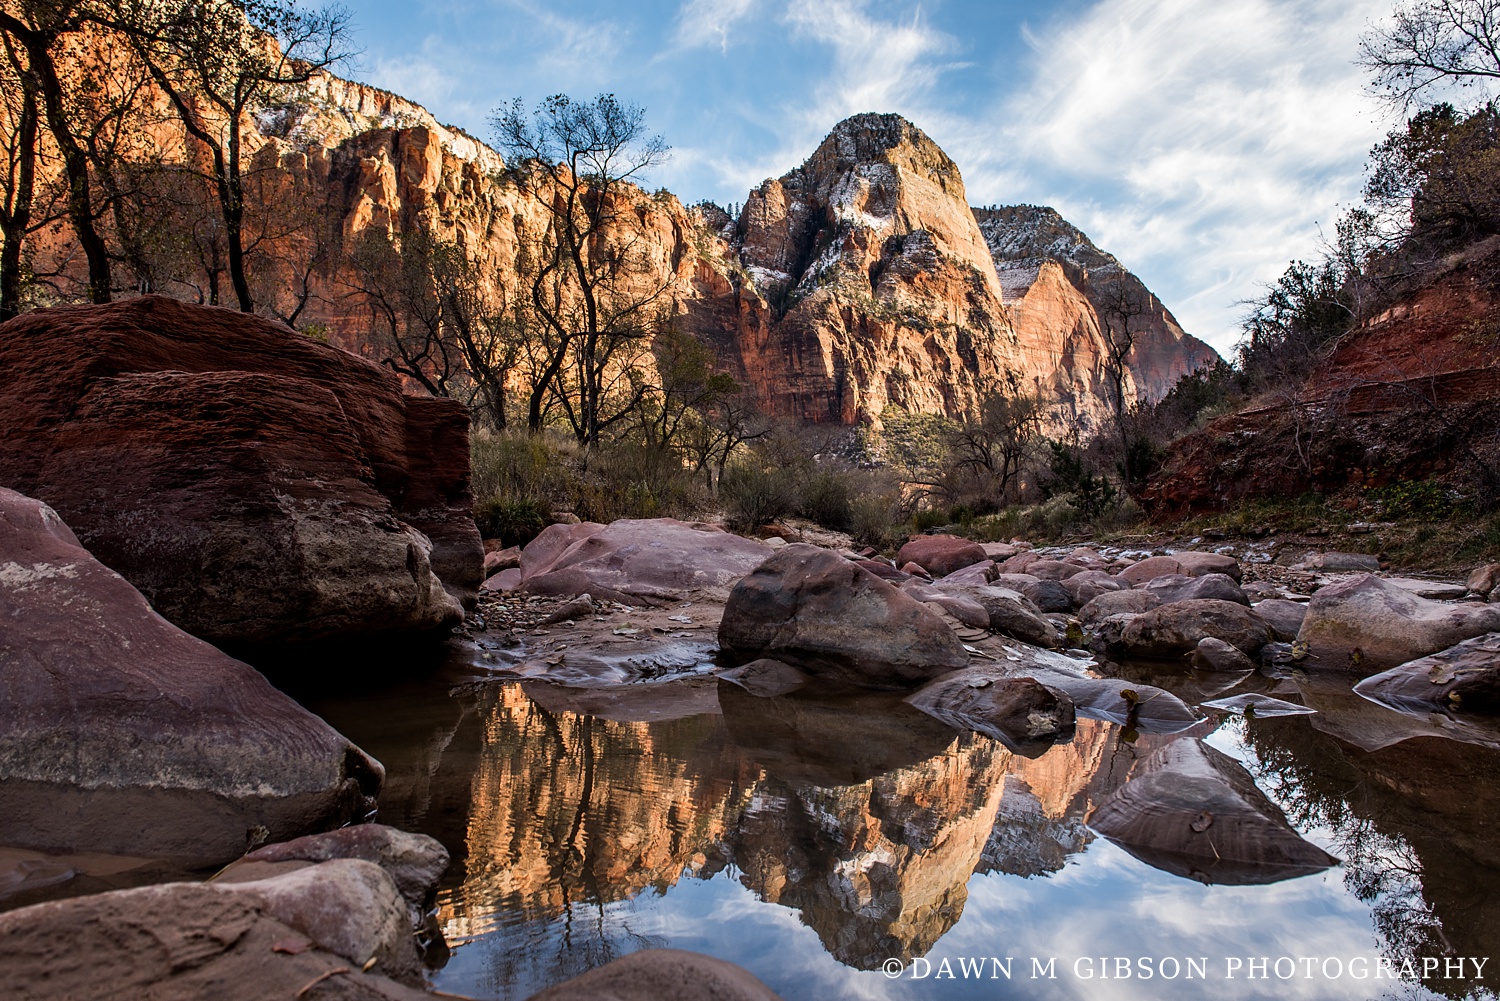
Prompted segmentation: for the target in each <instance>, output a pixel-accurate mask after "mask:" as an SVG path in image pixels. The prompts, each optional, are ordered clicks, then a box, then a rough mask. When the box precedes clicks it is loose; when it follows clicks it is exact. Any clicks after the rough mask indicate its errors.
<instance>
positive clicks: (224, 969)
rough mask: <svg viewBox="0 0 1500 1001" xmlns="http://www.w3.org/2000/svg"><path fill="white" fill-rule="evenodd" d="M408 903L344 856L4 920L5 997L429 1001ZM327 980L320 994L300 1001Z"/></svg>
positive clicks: (0, 982)
mask: <svg viewBox="0 0 1500 1001" xmlns="http://www.w3.org/2000/svg"><path fill="white" fill-rule="evenodd" d="M412 932H413V929H412V926H411V923H410V920H409V918H408V913H407V908H406V904H405V901H403V900H402V898H401V895H400V893H399V892H398V891H397V889H396V885H395V883H394V882H392V880H391V878H390V876H388V875H387V874H386V873H385V871H384V870H383V869H381V868H380V867H379V866H378V865H375V864H373V863H370V862H365V861H361V860H357V859H340V860H337V861H330V862H324V863H321V864H319V865H314V866H310V867H308V868H304V869H299V870H296V871H293V872H287V873H284V874H282V875H280V876H276V877H273V878H270V879H264V880H258V881H255V882H247V883H221V882H218V881H215V882H211V883H164V884H159V885H156V886H148V887H143V888H140V889H134V890H117V891H114V892H110V893H98V894H94V895H92V896H84V897H74V898H72V899H68V900H59V901H54V902H51V903H45V904H37V905H35V906H32V907H25V908H21V909H19V910H14V911H10V912H7V913H4V914H0V995H3V996H4V997H6V998H11V999H16V1001H75V999H80V998H151V999H153V1001H196V999H201V998H214V999H215V1001H264V999H266V998H288V999H290V998H293V997H296V996H306V997H315V996H325V995H326V996H330V997H344V998H359V999H370V1001H376V999H389V1001H420V999H425V998H430V997H431V995H429V994H427V993H426V992H425V991H422V990H420V989H419V988H420V987H421V985H422V974H421V966H420V961H419V959H418V956H417V950H416V945H415V942H414V940H413V936H412ZM325 976H326V977H327V978H328V980H329V981H331V982H330V983H329V986H328V987H327V988H326V989H325V990H324V991H320V992H316V993H314V994H307V995H299V994H298V992H299V991H300V990H302V989H303V988H305V987H307V985H309V984H311V983H312V982H313V981H315V980H318V979H319V978H323V977H325Z"/></svg>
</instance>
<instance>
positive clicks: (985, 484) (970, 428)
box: [950, 380, 1042, 505]
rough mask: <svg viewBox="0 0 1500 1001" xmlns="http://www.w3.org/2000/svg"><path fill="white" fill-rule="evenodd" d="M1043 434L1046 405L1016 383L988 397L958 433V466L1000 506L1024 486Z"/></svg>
mask: <svg viewBox="0 0 1500 1001" xmlns="http://www.w3.org/2000/svg"><path fill="white" fill-rule="evenodd" d="M1041 433H1042V406H1041V402H1040V401H1039V400H1038V399H1037V397H1036V395H1035V394H1033V393H1028V392H1025V391H1023V390H1021V389H1020V387H1019V380H1012V381H1011V383H1010V385H1009V386H1008V387H1007V388H1006V389H1000V388H993V389H991V390H990V391H989V392H987V393H985V394H984V397H983V398H982V399H981V400H980V403H979V409H978V413H977V414H975V415H974V418H973V419H971V420H967V421H964V422H963V423H962V424H960V425H959V427H958V429H957V430H956V431H954V432H953V433H952V435H951V438H950V447H951V449H952V451H953V462H954V466H955V467H956V468H957V469H958V470H959V471H960V472H963V473H965V474H967V475H968V476H969V477H970V478H971V479H972V481H973V482H974V484H975V486H977V487H978V488H979V490H980V491H981V493H982V494H983V495H984V496H985V498H986V499H987V500H988V501H989V502H991V503H994V504H996V505H998V504H999V503H1000V502H1002V501H1003V500H1004V498H1005V496H1006V494H1007V493H1008V492H1009V491H1010V490H1011V488H1012V487H1013V486H1016V485H1017V483H1018V482H1019V480H1020V476H1021V472H1022V470H1023V469H1024V468H1025V464H1026V461H1027V459H1028V458H1030V456H1031V454H1032V452H1033V451H1034V450H1035V448H1036V445H1037V442H1038V440H1039V439H1040V438H1041Z"/></svg>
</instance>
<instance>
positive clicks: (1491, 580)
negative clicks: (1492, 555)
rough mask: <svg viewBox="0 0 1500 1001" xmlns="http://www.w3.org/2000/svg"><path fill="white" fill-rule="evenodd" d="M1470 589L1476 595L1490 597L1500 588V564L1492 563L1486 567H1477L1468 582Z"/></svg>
mask: <svg viewBox="0 0 1500 1001" xmlns="http://www.w3.org/2000/svg"><path fill="white" fill-rule="evenodd" d="M1466 585H1467V587H1468V589H1469V590H1470V591H1472V592H1474V593H1475V594H1483V595H1489V594H1491V593H1493V592H1494V590H1495V588H1496V587H1497V586H1500V563H1490V564H1488V565H1486V566H1482V567H1476V568H1475V569H1474V572H1473V573H1471V574H1469V579H1468V581H1467V582H1466Z"/></svg>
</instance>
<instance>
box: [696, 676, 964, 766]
mask: <svg viewBox="0 0 1500 1001" xmlns="http://www.w3.org/2000/svg"><path fill="white" fill-rule="evenodd" d="M719 705H720V708H721V709H722V710H723V713H724V722H725V724H726V725H727V726H728V728H729V736H730V738H731V739H732V740H733V741H734V742H735V743H736V744H737V745H739V746H740V747H741V748H742V749H744V751H745V752H746V753H747V754H748V755H749V756H750V757H751V758H753V759H754V760H755V761H756V762H757V763H758V764H761V765H763V766H765V768H766V769H767V770H769V771H770V772H772V773H773V774H774V775H776V776H777V777H778V778H780V779H783V780H784V781H786V782H788V783H792V784H807V785H814V786H840V785H853V784H856V783H860V782H865V781H867V780H869V779H872V778H874V777H876V776H877V775H883V774H885V773H886V772H890V771H893V770H895V769H898V768H903V767H906V766H909V765H915V764H917V763H919V762H922V761H925V760H927V759H928V758H931V757H933V756H935V755H938V754H941V753H943V751H944V750H946V749H947V748H948V746H949V745H950V744H952V743H953V741H954V740H955V739H956V738H957V736H958V732H957V731H956V730H953V729H952V728H950V727H949V726H947V725H945V724H943V723H940V722H938V721H937V720H935V719H933V718H932V717H931V716H928V715H927V714H926V713H924V712H921V711H920V710H918V709H914V708H912V707H911V706H909V705H907V704H906V703H904V702H902V701H901V699H900V697H899V696H897V695H884V694H877V693H860V694H844V695H835V694H829V693H805V692H798V693H796V694H792V695H787V696H783V697H780V698H770V699H763V698H758V697H756V696H754V695H751V694H750V693H748V692H746V691H745V690H743V689H742V688H740V687H739V686H738V685H733V684H730V683H729V682H726V681H721V682H720V683H719Z"/></svg>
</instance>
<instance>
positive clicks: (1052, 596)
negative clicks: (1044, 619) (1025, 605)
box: [1021, 580, 1073, 612]
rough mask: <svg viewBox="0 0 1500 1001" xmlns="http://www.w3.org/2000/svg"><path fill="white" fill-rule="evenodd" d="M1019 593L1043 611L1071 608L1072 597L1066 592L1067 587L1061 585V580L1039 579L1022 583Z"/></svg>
mask: <svg viewBox="0 0 1500 1001" xmlns="http://www.w3.org/2000/svg"><path fill="white" fill-rule="evenodd" d="M1021 593H1022V594H1024V595H1025V596H1026V600H1028V601H1030V602H1031V603H1032V604H1033V605H1035V606H1036V607H1037V608H1040V609H1041V610H1042V611H1044V612H1071V611H1072V610H1073V598H1072V596H1071V595H1069V594H1068V589H1067V588H1065V587H1063V585H1062V581H1056V580H1039V581H1035V582H1033V583H1030V584H1022V585H1021Z"/></svg>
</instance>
